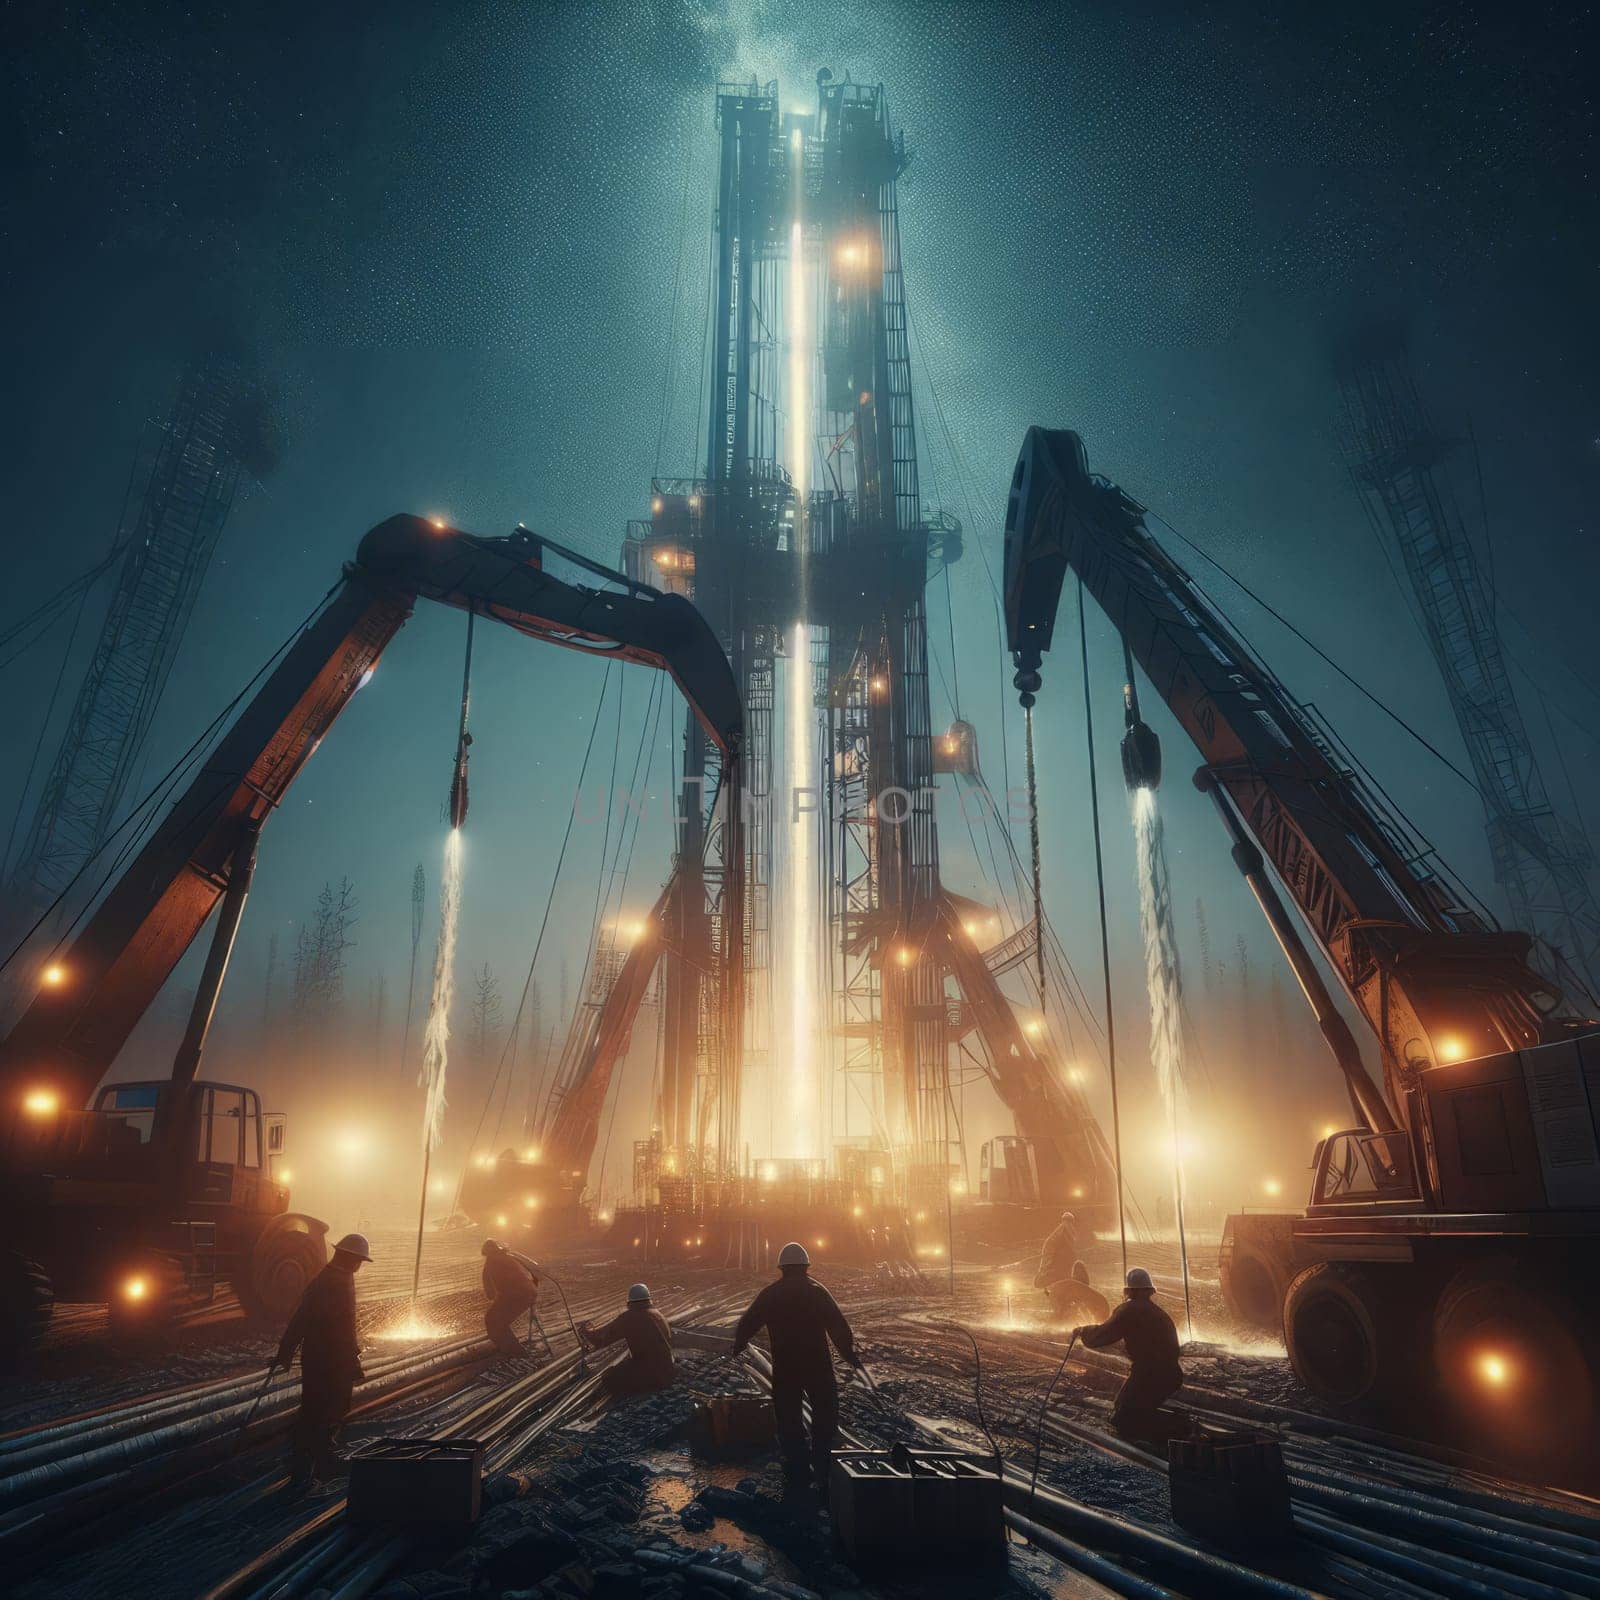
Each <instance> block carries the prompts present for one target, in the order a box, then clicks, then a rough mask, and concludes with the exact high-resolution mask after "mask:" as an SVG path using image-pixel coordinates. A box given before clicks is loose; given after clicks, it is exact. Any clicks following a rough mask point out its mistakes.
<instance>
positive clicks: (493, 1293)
mask: <svg viewBox="0 0 1600 1600" xmlns="http://www.w3.org/2000/svg"><path fill="white" fill-rule="evenodd" d="M483 1292H484V1293H485V1294H486V1295H488V1297H489V1304H488V1307H487V1309H486V1310H485V1311H484V1313H483V1331H484V1332H485V1333H487V1334H488V1335H489V1337H490V1338H491V1339H492V1340H493V1341H494V1345H495V1348H496V1349H497V1350H503V1351H504V1352H505V1353H506V1354H507V1355H508V1356H520V1355H521V1354H522V1353H523V1352H522V1341H521V1340H520V1339H519V1338H518V1337H517V1336H516V1334H515V1333H514V1332H513V1331H512V1327H511V1325H512V1323H514V1322H515V1321H516V1320H517V1318H518V1317H520V1316H521V1315H522V1314H523V1312H525V1311H527V1310H529V1309H530V1308H531V1307H532V1306H533V1304H534V1302H535V1301H536V1300H537V1299H538V1298H539V1278H538V1275H537V1274H536V1273H535V1272H534V1270H533V1263H532V1262H530V1261H528V1260H527V1259H526V1258H525V1257H523V1256H519V1255H517V1254H516V1252H515V1251H512V1250H496V1251H495V1252H494V1253H493V1254H492V1255H487V1256H485V1257H484V1258H483Z"/></svg>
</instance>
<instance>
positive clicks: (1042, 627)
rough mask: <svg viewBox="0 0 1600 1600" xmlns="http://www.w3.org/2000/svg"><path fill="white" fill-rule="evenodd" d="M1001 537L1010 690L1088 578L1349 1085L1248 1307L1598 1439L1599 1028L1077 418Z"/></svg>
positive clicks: (1328, 1375) (1552, 1439) (1028, 454)
mask: <svg viewBox="0 0 1600 1600" xmlns="http://www.w3.org/2000/svg"><path fill="white" fill-rule="evenodd" d="M1005 537H1006V608H1007V621H1008V631H1009V642H1010V645H1011V648H1012V651H1013V655H1014V659H1015V662H1016V666H1017V669H1018V676H1017V685H1018V687H1019V689H1024V690H1025V691H1028V690H1030V689H1037V687H1038V685H1039V666H1040V657H1041V655H1042V653H1043V652H1044V651H1046V650H1048V649H1049V647H1050V640H1051V628H1052V625H1053V623H1054V620H1055V615H1056V609H1057V604H1058V601H1059V598H1060V593H1061V589H1062V585H1063V583H1064V582H1065V579H1066V577H1067V575H1068V574H1069V573H1072V574H1075V575H1076V576H1077V577H1078V578H1079V580H1080V582H1081V585H1082V588H1083V590H1085V591H1087V593H1088V594H1090V595H1092V596H1093V597H1094V599H1095V600H1096V601H1097V602H1098V604H1099V605H1100V607H1101V608H1102V610H1103V611H1104V612H1105V613H1106V615H1107V616H1108V617H1109V618H1110V619H1111V621H1112V622H1113V624H1114V625H1115V626H1116V627H1117V629H1118V631H1119V632H1120V634H1121V636H1122V639H1123V641H1124V644H1125V647H1126V650H1127V652H1128V657H1129V661H1130V676H1131V664H1132V663H1134V662H1136V663H1137V664H1138V666H1139V667H1140V668H1141V669H1142V670H1143V672H1144V674H1145V676H1146V677H1147V678H1148V679H1149V681H1150V683H1151V684H1152V685H1153V687H1154V689H1155V691H1156V693H1157V694H1159V695H1160V696H1161V698H1162V699H1163V700H1164V701H1165V702H1166V704H1167V705H1168V707H1169V708H1170V709H1171V711H1172V713H1173V715H1174V717H1175V718H1176V719H1177V721H1178V723H1179V725H1180V726H1181V727H1182V729H1183V730H1184V732H1185V733H1186V734H1187V735H1188V736H1189V738H1190V739H1191V740H1192V741H1193V742H1194V744H1195V747H1196V748H1197V749H1198V751H1199V752H1200V755H1201V758H1202V765H1201V767H1200V768H1199V770H1198V772H1197V773H1196V774H1195V780H1194V781H1195V783H1196V784H1197V786H1198V787H1199V788H1200V789H1201V790H1202V791H1204V792H1205V793H1206V794H1208V795H1209V796H1210V798H1211V799H1212V801H1213V802H1214V804H1215V806H1216V808H1217V812H1218V814H1219V816H1220V817H1221V819H1222V822H1223V826H1224V828H1225V830H1226V832H1227V835H1228V838H1229V840H1230V843H1231V847H1232V854H1233V860H1234V862H1235V864H1236V865H1237V866H1238V868H1239V870H1240V872H1241V873H1242V874H1243V876H1244V878H1245V880H1246V882H1247V884H1248V885H1249V888H1250V890H1251V892H1252V893H1253V895H1254V896H1255V898H1256V901H1257V902H1258V904H1259V906H1260V909H1261V911H1262V912H1263V914H1264V915H1265V916H1266V919H1267V921H1268V923H1269V925H1270V926H1271V929H1272V932H1273V934H1274V936H1275V937H1276V939H1277V941H1278V943H1279V945H1280V947H1281V949H1282V951H1283V954H1284V956H1285V958H1286V959H1287V960H1288V962H1289V965H1290V967H1291V968H1292V969H1293V972H1294V975H1295V977H1296V979H1297V980H1298V981H1299V984H1300V987H1301V990H1302V991H1303V993H1304V994H1305V996H1306V999H1307V1000H1308V1002H1309V1003H1310V1005H1311V1008H1312V1011H1313V1013H1314V1015H1315V1017H1316V1020H1317V1022H1318V1024H1319V1026H1320V1028H1321V1031H1322V1033H1323V1036H1324V1038H1325V1039H1326V1041H1327V1043H1328V1045H1329V1047H1330V1049H1331V1050H1332V1053H1333V1056H1334V1059H1335V1061H1336V1062H1337V1064H1338V1066H1339V1069H1340V1071H1341V1072H1342V1073H1343V1075H1344V1079H1345V1083H1346V1085H1347V1086H1348V1089H1349V1093H1350V1099H1351V1103H1352V1106H1353V1108H1354V1117H1355V1121H1354V1124H1353V1125H1352V1126H1351V1127H1349V1128H1347V1129H1344V1130H1339V1131H1335V1132H1331V1133H1330V1134H1329V1136H1328V1137H1326V1138H1324V1139H1323V1140H1321V1142H1320V1143H1319V1144H1318V1145H1317V1147H1316V1152H1315V1156H1314V1163H1313V1176H1312V1184H1311V1193H1310V1197H1309V1201H1308V1203H1307V1205H1306V1208H1305V1210H1304V1211H1303V1212H1301V1213H1298V1214H1286V1215H1277V1216H1266V1215H1251V1214H1246V1215H1240V1216H1234V1217H1230V1218H1229V1219H1228V1221H1227V1224H1226V1229H1225V1232H1224V1235H1223V1240H1222V1248H1221V1259H1220V1270H1221V1278H1222V1288H1223V1293H1224V1296H1225V1298H1226V1299H1227V1302H1228V1304H1229V1306H1230V1308H1231V1309H1232V1310H1233V1312H1234V1314H1235V1315H1236V1316H1237V1317H1239V1318H1240V1320H1242V1321H1246V1322H1252V1323H1257V1324H1262V1325H1271V1324H1277V1325H1280V1326H1281V1327H1282V1330H1283V1336H1284V1340H1285V1344H1286V1346H1287V1349H1288V1354H1289V1359H1290V1361H1291V1363H1292V1364H1293V1367H1294V1370H1295V1372H1296V1374H1297V1375H1298V1376H1299V1378H1300V1379H1301V1381H1302V1382H1303V1383H1304V1384H1305V1385H1306V1386H1307V1387H1308V1388H1309V1389H1310V1390H1312V1391H1313V1392H1314V1393H1315V1394H1316V1395H1318V1396H1319V1397H1321V1398H1322V1399H1324V1400H1326V1401H1329V1402H1333V1403H1335V1404H1340V1405H1351V1404H1356V1403H1360V1402H1364V1401H1375V1402H1382V1403H1384V1404H1385V1406H1386V1407H1388V1408H1390V1409H1391V1410H1392V1409H1394V1408H1403V1407H1405V1406H1407V1405H1411V1404H1418V1405H1423V1406H1425V1407H1426V1408H1427V1409H1428V1410H1429V1411H1430V1412H1431V1413H1432V1414H1433V1415H1435V1416H1437V1415H1438V1414H1439V1413H1440V1411H1441V1410H1443V1411H1445V1412H1447V1413H1448V1414H1449V1415H1450V1416H1451V1417H1452V1418H1454V1420H1455V1422H1456V1424H1457V1425H1458V1426H1459V1429H1460V1432H1461V1433H1462V1434H1463V1436H1465V1437H1467V1438H1469V1439H1471V1440H1473V1441H1476V1442H1480V1443H1483V1444H1485V1445H1489V1446H1493V1447H1494V1448H1496V1449H1498V1450H1500V1451H1502V1452H1509V1453H1513V1454H1516V1455H1518V1456H1519V1457H1521V1458H1523V1459H1529V1458H1533V1457H1537V1458H1539V1459H1542V1460H1545V1461H1550V1460H1553V1459H1555V1458H1557V1457H1558V1456H1560V1455H1563V1454H1565V1455H1566V1456H1567V1457H1568V1458H1569V1459H1570V1458H1571V1457H1572V1456H1573V1455H1574V1454H1578V1453H1582V1452H1585V1451H1592V1449H1593V1443H1592V1441H1593V1440H1594V1439H1595V1437H1596V1433H1597V1430H1596V1427H1595V1423H1596V1420H1597V1392H1600V1348H1597V1343H1596V1338H1595V1333H1594V1326H1595V1317H1596V1312H1597V1310H1600V1297H1597V1291H1596V1287H1595V1280H1594V1274H1593V1261H1594V1252H1595V1247H1596V1244H1597V1243H1600V1139H1597V1111H1600V1024H1597V1023H1596V1022H1595V1021H1594V1020H1593V1019H1590V1018H1586V1017H1583V1016H1580V1015H1578V1014H1577V1013H1576V1012H1574V1011H1573V1009H1572V1008H1571V1006H1570V1005H1568V1004H1567V1003H1566V1002H1565V1001H1564V1000H1563V997H1562V996H1561V995H1560V994H1559V993H1557V991H1556V990H1555V989H1554V988H1553V987H1552V986H1551V984H1550V983H1549V982H1548V981H1547V980H1546V979H1545V978H1544V977H1542V976H1541V975H1540V974H1539V973H1538V972H1537V971H1536V970H1535V969H1534V968H1533V967H1532V966H1531V965H1530V963H1529V953H1530V948H1531V940H1530V937H1529V936H1528V935H1527V934H1525V933H1519V932H1512V931H1503V930H1500V929H1498V928H1496V927H1494V926H1493V924H1492V921H1491V919H1490V917H1489V915H1488V913H1487V912H1486V911H1483V910H1481V909H1480V910H1475V909H1474V908H1473V905H1472V902H1471V900H1470V898H1469V896H1468V895H1467V894H1466V892H1465V891H1464V890H1463V889H1462V888H1460V887H1459V886H1458V885H1457V884H1456V883H1455V882H1454V881H1453V880H1452V879H1451V878H1450V877H1449V876H1448V875H1447V873H1446V872H1445V870H1444V869H1443V867H1442V866H1441V865H1440V864H1439V863H1438V861H1437V859H1436V857H1435V856H1434V855H1433V854H1432V852H1431V851H1430V850H1429V849H1428V847H1427V846H1425V845H1424V844H1423V842H1422V841H1421V840H1420V839H1418V838H1417V836H1416V835H1415V834H1414V833H1413V831H1412V830H1411V829H1410V828H1409V827H1408V826H1407V824H1406V823H1405V822H1404V820H1403V819H1402V818H1400V817H1399V816H1398V815H1397V814H1396V813H1395V812H1394V811H1393V809H1392V808H1391V807H1390V806H1389V805H1388V804H1387V803H1386V802H1385V801H1384V799H1383V798H1382V796H1381V795H1380V793H1379V792H1378V790H1377V787H1376V785H1375V784H1374V783H1373V782H1372V781H1371V780H1370V779H1369V778H1367V777H1366V776H1365V775H1364V774H1363V773H1362V771H1361V770H1360V768H1359V767H1358V766H1357V764H1356V763H1355V762H1354V760H1353V759H1352V758H1351V757H1350V756H1349V755H1348V753H1347V752H1346V751H1345V750H1344V748H1343V747H1342V746H1341V745H1340V743H1339V742H1338V740H1337V738H1336V737H1335V736H1334V734H1333V733H1332V731H1331V730H1330V729H1329V728H1328V727H1327V726H1326V724H1325V723H1324V722H1323V721H1322V720H1321V719H1320V718H1319V717H1318V716H1317V715H1316V714H1315V712H1313V711H1312V709H1311V708H1310V707H1308V706H1305V705H1303V704H1301V703H1300V702H1299V701H1297V700H1296V699H1295V698H1294V697H1293V696H1292V695H1291V694H1290V693H1289V691H1288V690H1287V689H1286V688H1285V687H1284V685H1283V684H1282V683H1281V682H1280V681H1279V680H1278V679H1277V678H1276V677H1275V676H1274V675H1273V673H1272V672H1271V671H1270V669H1269V668H1267V667H1266V666H1265V665H1264V664H1263V663H1262V662H1261V660H1260V659H1259V658H1258V657H1256V656H1255V655H1254V653H1253V652H1252V651H1251V650H1250V649H1249V648H1248V646H1247V645H1246V644H1245V643H1244V642H1243V641H1242V640H1241V639H1240V638H1239V636H1238V635H1237V633H1236V632H1235V631H1234V629H1233V628H1231V627H1230V626H1229V624H1228V623H1227V622H1226V620H1225V619H1224V618H1223V617H1222V616H1221V615H1220V614H1219V613H1218V611H1217V609H1216V607H1215V606H1214V605H1212V603H1211V602H1210V601H1209V600H1207V598H1206V597H1205V596H1204V595H1203V594H1202V592H1201V591H1200V588H1199V586H1198V585H1197V584H1196V583H1195V582H1194V581H1193V579H1192V578H1190V576H1189V575H1188V574H1187V573H1186V572H1185V571H1184V570H1183V569H1182V567H1180V566H1179V564H1178V563H1177V562H1175V561H1174V560H1173V559H1172V557H1171V556H1170V555H1169V554H1168V553H1167V552H1166V551H1165V550H1164V549H1162V547H1161V546H1160V545H1159V544H1157V542H1156V541H1155V539H1154V538H1152V537H1151V535H1150V533H1149V532H1148V530H1147V529H1146V526H1145V522H1144V508H1143V507H1142V506H1141V505H1139V503H1138V502H1137V501H1135V500H1133V499H1132V498H1131V497H1130V496H1128V495H1127V494H1125V493H1124V492H1123V491H1122V490H1121V489H1119V488H1118V487H1117V486H1116V485H1115V484H1113V483H1110V482H1108V481H1107V480H1106V479H1104V478H1101V477H1097V476H1095V475H1092V474H1091V473H1090V472H1089V470H1088V464H1087V459H1086V456H1085V452H1084V447H1083V443H1082V441H1081V440H1080V439H1079V438H1078V436H1077V435H1076V434H1072V433H1067V432H1051V431H1047V430H1044V429H1040V428H1033V429H1030V430H1029V432H1028V435H1027V438H1026V440H1025V442H1024V444H1023V447H1022V452H1021V455H1020V457H1019V458H1018V461H1017V466H1016V472H1015V475H1014V478H1013V481H1012V486H1011V493H1010V503H1009V506H1008V510H1007V516H1006V535H1005ZM1133 703H1135V704H1136V701H1135V702H1133ZM1146 732H1147V733H1148V730H1146ZM1148 755H1149V752H1148V751H1146V752H1145V760H1146V761H1147V760H1148ZM1139 765H1140V762H1139V761H1138V760H1136V761H1135V762H1134V767H1135V768H1137V767H1138V766H1139ZM1286 900H1287V901H1289V902H1292V904H1293V906H1294V908H1295V911H1296V912H1297V913H1298V918H1296V917H1294V916H1291V914H1290V912H1289V911H1288V909H1287V907H1286V905H1285V901H1286ZM1302 930H1303V931H1302ZM1304 933H1308V934H1309V935H1310V941H1311V944H1312V945H1313V946H1314V947H1315V950H1316V952H1317V954H1318V955H1319V956H1320V958H1321V962H1320V963H1319V961H1318V960H1317V959H1316V958H1315V957H1314V956H1313V954H1312V951H1311V950H1310V949H1308V947H1307V943H1306V940H1305V937H1304V936H1303V934H1304ZM1323 963H1325V965H1326V967H1327V969H1328V971H1329V972H1331V974H1332V977H1333V979H1334V981H1335V983H1336V985H1337V987H1338V990H1339V991H1340V992H1341V994H1342V998H1343V1000H1344V1002H1345V1003H1346V1004H1347V1005H1348V1007H1349V1008H1350V1009H1351V1010H1352V1011H1353V1012H1354V1014H1355V1015H1356V1016H1358V1017H1360V1018H1361V1019H1363V1020H1364V1021H1365V1023H1366V1024H1367V1026H1368V1027H1370V1029H1371V1031H1372V1033H1373V1035H1374V1037H1375V1040H1376V1044H1377V1053H1378V1056H1379V1059H1380V1061H1381V1065H1382V1077H1383V1087H1382V1088H1380V1087H1379V1085H1378V1083H1377V1082H1376V1081H1375V1080H1374V1078H1373V1077H1372V1076H1371V1075H1369V1073H1368V1071H1367V1068H1366V1066H1365V1064H1364V1063H1363V1061H1362V1057H1361V1052H1360V1050H1359V1048H1358V1047H1357V1044H1356V1039H1355V1036H1354V1033H1353V1032H1352V1030H1351V1028H1350V1027H1349V1025H1348V1024H1347V1022H1346V1021H1345V1018H1344V1016H1343V1014H1342V1013H1341V1011H1340V1009H1339V1006H1338V1005H1336V1003H1335V1000H1334V996H1333V994H1332V993H1331V992H1330V988H1329V985H1328V983H1327V982H1326V981H1325V979H1324V976H1323V965H1322V964H1323ZM1263 1078H1264V1080H1265V1070H1264V1073H1263ZM1263 1088H1264V1090H1265V1088H1266V1083H1265V1081H1264V1083H1263Z"/></svg>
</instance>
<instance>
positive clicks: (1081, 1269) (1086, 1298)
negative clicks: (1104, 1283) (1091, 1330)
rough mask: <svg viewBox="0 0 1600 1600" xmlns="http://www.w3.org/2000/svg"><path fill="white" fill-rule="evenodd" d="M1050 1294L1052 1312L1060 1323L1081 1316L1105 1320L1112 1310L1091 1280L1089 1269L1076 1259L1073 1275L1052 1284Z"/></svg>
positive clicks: (1098, 1320)
mask: <svg viewBox="0 0 1600 1600" xmlns="http://www.w3.org/2000/svg"><path fill="white" fill-rule="evenodd" d="M1048 1294H1049V1297H1050V1314H1051V1316H1052V1317H1053V1318H1054V1319H1055V1320H1056V1322H1058V1323H1062V1324H1065V1323H1068V1322H1071V1321H1073V1320H1074V1319H1075V1318H1080V1317H1092V1318H1093V1319H1094V1320H1095V1321H1097V1322H1104V1321H1105V1319H1106V1317H1107V1316H1108V1315H1109V1314H1110V1311H1111V1307H1110V1306H1109V1305H1108V1304H1107V1303H1106V1297H1105V1296H1104V1295H1103V1294H1101V1293H1100V1291H1099V1290H1098V1289H1096V1288H1095V1287H1094V1285H1093V1284H1092V1283H1090V1282H1089V1269H1088V1267H1087V1266H1085V1265H1084V1263H1083V1262H1081V1261H1074V1262H1073V1263H1072V1276H1071V1277H1070V1278H1063V1279H1062V1280H1061V1282H1060V1283H1053V1284H1051V1285H1050V1288H1049V1290H1048Z"/></svg>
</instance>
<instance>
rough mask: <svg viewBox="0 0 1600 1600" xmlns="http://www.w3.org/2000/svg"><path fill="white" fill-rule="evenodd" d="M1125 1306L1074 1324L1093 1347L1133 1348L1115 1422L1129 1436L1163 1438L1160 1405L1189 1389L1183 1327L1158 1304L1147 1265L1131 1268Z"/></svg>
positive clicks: (1114, 1412)
mask: <svg viewBox="0 0 1600 1600" xmlns="http://www.w3.org/2000/svg"><path fill="white" fill-rule="evenodd" d="M1123 1295H1124V1299H1123V1301H1122V1304H1121V1305H1119V1306H1118V1307H1117V1309H1116V1310H1115V1311H1113V1312H1112V1313H1111V1315H1110V1316H1109V1317H1108V1318H1107V1319H1106V1320H1105V1321H1104V1322H1100V1323H1086V1324H1085V1325H1084V1326H1082V1327H1080V1328H1074V1329H1073V1333H1074V1335H1075V1336H1076V1337H1077V1338H1079V1339H1082V1340H1083V1342H1084V1343H1085V1344H1086V1345H1088V1347H1089V1348H1090V1349H1091V1350H1104V1349H1105V1348H1106V1347H1107V1346H1108V1345H1113V1344H1118V1343H1120V1344H1122V1345H1123V1346H1124V1348H1125V1349H1126V1350H1127V1352H1128V1377H1127V1381H1126V1382H1125V1383H1124V1384H1123V1385H1122V1387H1121V1388H1120V1389H1119V1390H1118V1391H1117V1398H1116V1401H1115V1403H1114V1404H1113V1406H1112V1408H1111V1425H1112V1427H1114V1428H1115V1429H1116V1430H1117V1432H1118V1433H1120V1434H1121V1435H1122V1436H1123V1437H1124V1438H1125V1439H1144V1440H1160V1439H1162V1438H1163V1436H1164V1431H1165V1430H1163V1429H1162V1427H1161V1417H1160V1415H1159V1413H1160V1407H1161V1405H1162V1402H1163V1401H1166V1400H1170V1399H1171V1398H1172V1396H1173V1395H1175V1394H1176V1393H1177V1392H1178V1390H1179V1389H1181V1388H1182V1387H1183V1368H1182V1367H1181V1366H1180V1365H1179V1364H1178V1330H1177V1327H1176V1326H1175V1325H1174V1323H1173V1320H1172V1318H1171V1317H1169V1316H1168V1315H1167V1313H1166V1312H1165V1311H1164V1310H1162V1308H1161V1307H1160V1306H1158V1305H1157V1304H1156V1298H1155V1296H1156V1286H1155V1284H1154V1283H1152V1282H1151V1280H1150V1274H1149V1273H1148V1272H1146V1271H1145V1269H1144V1268H1143V1267H1130V1268H1129V1270H1128V1276H1127V1280H1126V1287H1125V1288H1124V1290H1123Z"/></svg>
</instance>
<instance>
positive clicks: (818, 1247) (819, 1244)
mask: <svg viewBox="0 0 1600 1600" xmlns="http://www.w3.org/2000/svg"><path fill="white" fill-rule="evenodd" d="M827 1242H828V1241H827V1240H826V1239H818V1240H817V1249H819V1250H820V1249H821V1248H822V1247H823V1246H824V1245H825V1244H826V1243H827Z"/></svg>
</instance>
